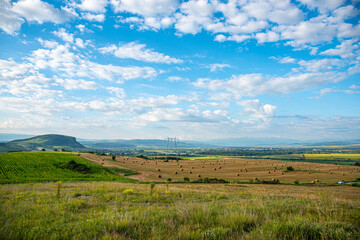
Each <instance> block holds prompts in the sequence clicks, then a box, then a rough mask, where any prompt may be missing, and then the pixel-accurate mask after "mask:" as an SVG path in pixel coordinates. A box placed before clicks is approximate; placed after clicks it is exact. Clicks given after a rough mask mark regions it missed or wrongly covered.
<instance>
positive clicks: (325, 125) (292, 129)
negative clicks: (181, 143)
mask: <svg viewBox="0 0 360 240" xmlns="http://www.w3.org/2000/svg"><path fill="white" fill-rule="evenodd" d="M359 14H360V1H359V0H352V1H350V0H348V1H346V0H297V1H290V0H226V1H221V0H188V1H177V0H66V1H60V0H54V1H45V0H43V1H41V0H19V1H10V0H0V133H21V134H32V135H38V134H48V133H57V134H65V135H70V136H75V137H78V138H91V139H135V138H151V139H164V138H166V137H175V136H176V137H177V138H179V139H186V140H206V139H222V138H242V137H247V138H286V139H294V140H315V139H316V140H334V139H336V140H342V139H359V138H360V94H359V93H360V41H359V39H360V24H359V23H360V18H359Z"/></svg>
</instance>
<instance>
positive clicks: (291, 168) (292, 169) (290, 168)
mask: <svg viewBox="0 0 360 240" xmlns="http://www.w3.org/2000/svg"><path fill="white" fill-rule="evenodd" d="M286 171H294V168H293V167H292V166H289V167H287V168H286Z"/></svg>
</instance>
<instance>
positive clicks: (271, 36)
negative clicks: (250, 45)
mask: <svg viewBox="0 0 360 240" xmlns="http://www.w3.org/2000/svg"><path fill="white" fill-rule="evenodd" d="M256 39H257V40H258V43H264V42H277V41H278V40H279V39H280V36H279V34H278V33H276V32H273V31H267V32H264V33H263V32H261V33H257V34H256Z"/></svg>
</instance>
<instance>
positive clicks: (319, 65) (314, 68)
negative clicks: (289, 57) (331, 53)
mask: <svg viewBox="0 0 360 240" xmlns="http://www.w3.org/2000/svg"><path fill="white" fill-rule="evenodd" d="M298 63H299V65H300V66H301V67H303V68H305V69H306V71H310V72H319V71H329V70H333V69H334V68H338V67H342V66H344V65H345V64H344V62H343V61H341V60H340V59H335V58H325V59H314V60H309V61H305V60H301V61H299V62H298Z"/></svg>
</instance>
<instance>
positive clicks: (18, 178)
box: [0, 152, 134, 183]
mask: <svg viewBox="0 0 360 240" xmlns="http://www.w3.org/2000/svg"><path fill="white" fill-rule="evenodd" d="M90 180H92V181H121V182H134V180H132V179H128V178H125V177H122V176H118V175H115V174H111V173H109V172H108V171H105V169H104V168H103V167H102V166H100V165H97V164H95V163H92V162H90V161H88V160H86V159H84V158H81V157H78V156H75V155H73V154H70V153H57V152H21V153H19V152H17V153H0V183H26V182H50V181H90Z"/></svg>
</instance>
